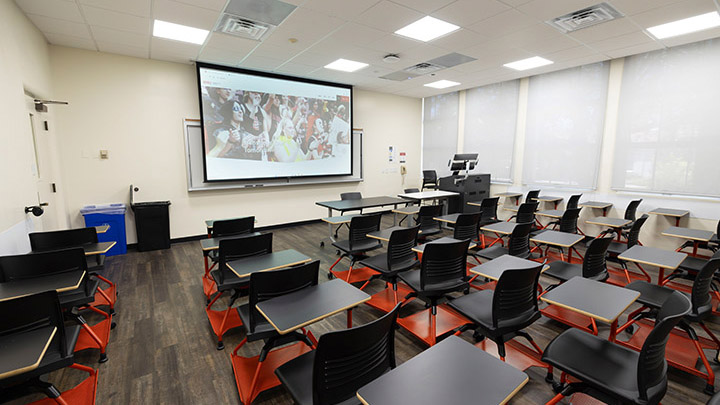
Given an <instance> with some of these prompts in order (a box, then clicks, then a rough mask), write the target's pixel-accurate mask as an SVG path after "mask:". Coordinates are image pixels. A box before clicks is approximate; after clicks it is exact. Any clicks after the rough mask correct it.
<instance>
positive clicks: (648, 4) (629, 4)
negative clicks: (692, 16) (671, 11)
mask: <svg viewBox="0 0 720 405" xmlns="http://www.w3.org/2000/svg"><path fill="white" fill-rule="evenodd" d="M607 1H608V3H610V4H612V6H613V7H615V9H617V10H618V11H619V12H621V13H623V14H624V15H633V14H637V13H642V12H645V11H648V10H652V9H654V8H658V7H663V6H667V5H668V4H673V3H680V2H682V1H683V0H680V1H679V0H607Z"/></svg>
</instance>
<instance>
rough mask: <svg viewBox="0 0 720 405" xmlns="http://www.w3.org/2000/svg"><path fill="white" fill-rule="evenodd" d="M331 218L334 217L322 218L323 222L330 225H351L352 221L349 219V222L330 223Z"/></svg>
mask: <svg viewBox="0 0 720 405" xmlns="http://www.w3.org/2000/svg"><path fill="white" fill-rule="evenodd" d="M329 218H332V217H326V218H321V221H323V222H327V223H328V224H330V225H340V224H347V223H350V220H349V219H347V220H342V221H335V222H332V221H328V219H329Z"/></svg>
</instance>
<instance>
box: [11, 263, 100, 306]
mask: <svg viewBox="0 0 720 405" xmlns="http://www.w3.org/2000/svg"><path fill="white" fill-rule="evenodd" d="M85 274H86V272H85V271H84V270H76V271H70V272H65V273H58V274H52V275H48V276H42V277H33V278H26V279H22V280H13V281H8V282H5V283H0V301H7V300H10V299H13V298H20V297H25V296H27V295H33V294H38V293H41V292H45V291H51V290H55V291H57V292H58V293H61V292H65V291H72V290H75V289H77V288H79V287H80V283H82V280H83V278H84V277H85Z"/></svg>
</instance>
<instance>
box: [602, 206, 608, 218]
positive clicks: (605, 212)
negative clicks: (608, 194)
mask: <svg viewBox="0 0 720 405" xmlns="http://www.w3.org/2000/svg"><path fill="white" fill-rule="evenodd" d="M607 210H608V209H607V207H605V208H603V209H602V211H603V216H604V217H606V216H607Z"/></svg>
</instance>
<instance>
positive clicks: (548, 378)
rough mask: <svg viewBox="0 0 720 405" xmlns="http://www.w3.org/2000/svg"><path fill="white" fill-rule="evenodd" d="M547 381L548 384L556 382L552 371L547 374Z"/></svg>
mask: <svg viewBox="0 0 720 405" xmlns="http://www.w3.org/2000/svg"><path fill="white" fill-rule="evenodd" d="M545 382H546V383H548V384H555V380H554V379H553V375H552V373H547V375H546V376H545Z"/></svg>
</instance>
